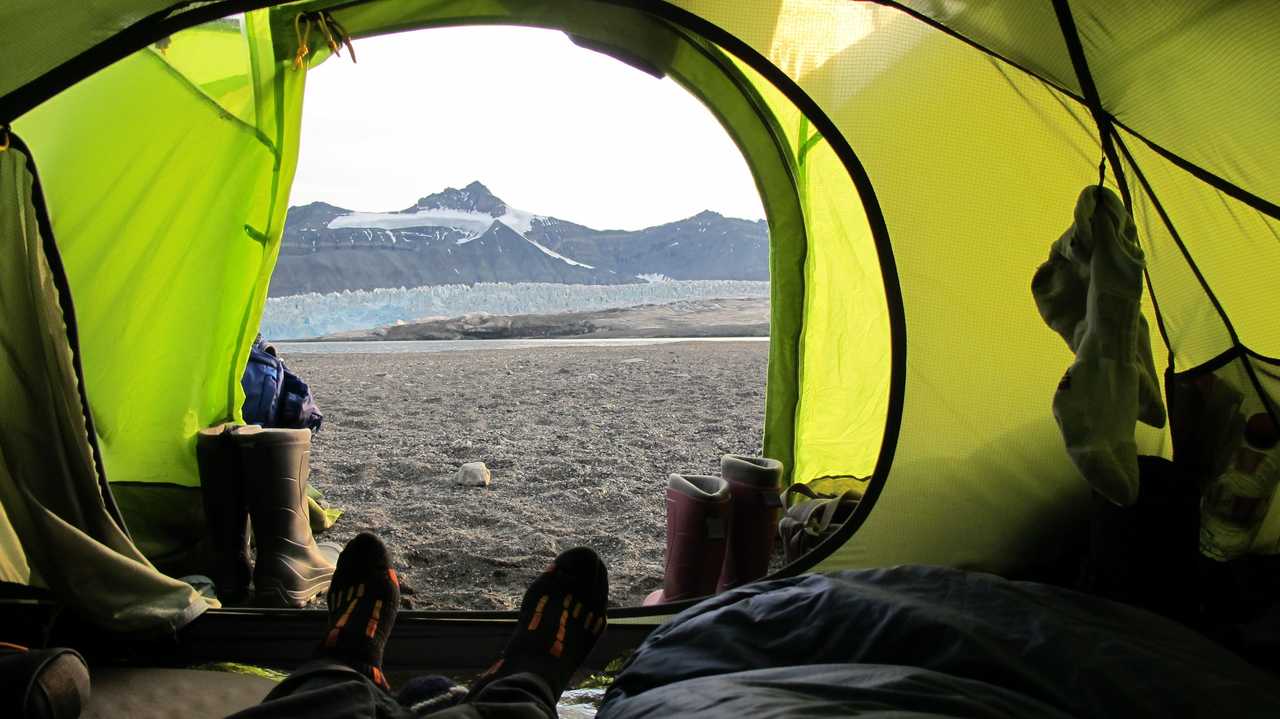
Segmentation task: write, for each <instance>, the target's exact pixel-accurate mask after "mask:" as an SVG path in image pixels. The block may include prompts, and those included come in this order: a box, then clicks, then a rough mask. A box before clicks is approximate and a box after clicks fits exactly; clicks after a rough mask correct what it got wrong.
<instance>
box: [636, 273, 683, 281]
mask: <svg viewBox="0 0 1280 719" xmlns="http://www.w3.org/2000/svg"><path fill="white" fill-rule="evenodd" d="M636 279H637V280H644V281H645V282H649V283H653V282H674V281H675V280H673V279H671V278H670V277H667V276H666V275H664V274H661V273H658V272H646V273H644V274H642V275H636Z"/></svg>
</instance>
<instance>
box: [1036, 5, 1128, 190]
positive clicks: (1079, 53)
mask: <svg viewBox="0 0 1280 719" xmlns="http://www.w3.org/2000/svg"><path fill="white" fill-rule="evenodd" d="M1053 10H1054V13H1055V14H1056V15H1057V16H1058V29H1059V30H1061V31H1062V40H1063V42H1065V43H1066V44H1067V54H1068V55H1070V57H1071V66H1072V68H1074V69H1075V72H1076V80H1077V81H1078V82H1079V83H1080V90H1081V92H1083V93H1084V103H1085V105H1086V106H1087V107H1088V108H1089V112H1090V113H1092V114H1093V121H1094V122H1095V123H1097V125H1098V141H1099V143H1101V145H1102V152H1103V155H1104V156H1105V157H1106V159H1107V161H1108V162H1110V163H1111V169H1112V173H1113V174H1114V175H1115V178H1116V186H1118V187H1119V188H1120V196H1121V197H1122V198H1123V199H1124V206H1125V207H1126V208H1127V209H1128V210H1129V211H1130V212H1133V196H1132V195H1131V194H1130V193H1129V184H1128V183H1127V182H1125V179H1124V167H1123V166H1122V165H1121V164H1120V157H1119V155H1117V154H1116V146H1115V141H1114V139H1113V136H1114V135H1115V133H1116V130H1115V127H1113V126H1112V117H1111V115H1110V113H1108V112H1107V111H1106V109H1105V108H1103V106H1102V96H1101V95H1099V94H1098V86H1097V85H1095V84H1094V82H1093V73H1092V72H1090V71H1089V59H1088V58H1087V57H1085V52H1084V45H1083V44H1081V42H1080V33H1079V31H1078V30H1077V29H1076V21H1075V18H1074V17H1073V16H1072V14H1071V5H1070V3H1069V0H1053ZM1098 184H1099V185H1101V184H1102V181H1101V180H1099V181H1098Z"/></svg>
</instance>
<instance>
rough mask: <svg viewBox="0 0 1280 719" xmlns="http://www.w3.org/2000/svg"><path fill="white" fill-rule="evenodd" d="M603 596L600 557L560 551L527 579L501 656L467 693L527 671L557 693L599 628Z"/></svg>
mask: <svg viewBox="0 0 1280 719" xmlns="http://www.w3.org/2000/svg"><path fill="white" fill-rule="evenodd" d="M608 601H609V570H608V569H607V568H606V567H605V566H604V562H602V561H600V557H599V556H597V555H596V553H595V552H594V551H592V550H591V549H589V548H587V547H576V548H574V549H570V550H568V551H565V552H562V553H561V554H560V556H558V557H556V559H555V561H554V562H553V563H552V564H551V566H550V567H548V568H547V570H546V571H545V572H543V573H542V574H540V575H539V576H538V578H537V579H534V580H533V583H532V584H530V585H529V589H528V591H526V592H525V595H524V600H523V601H521V603H520V617H519V619H518V620H517V624H516V630H515V632H514V633H513V634H512V635H511V639H510V640H509V641H508V642H507V648H506V649H505V650H503V652H502V658H501V659H499V660H498V661H497V663H495V664H494V665H493V666H492V667H490V669H489V670H488V671H487V672H485V673H484V674H483V675H482V676H481V677H480V679H478V680H477V681H476V683H475V684H474V685H473V686H472V689H471V694H472V695H473V696H474V695H475V694H476V692H478V691H479V690H480V689H481V688H483V687H484V686H485V685H487V684H489V683H490V682H492V681H493V680H495V679H500V678H502V677H504V676H510V675H512V674H519V673H522V672H530V673H533V674H536V675H538V676H539V677H541V678H542V679H543V680H544V681H545V682H546V683H547V684H548V685H549V686H550V687H551V691H552V692H553V693H554V694H555V696H556V697H559V696H560V694H561V693H563V692H564V689H565V687H566V686H567V685H568V683H569V679H570V678H571V677H572V676H573V673H574V672H575V671H577V669H578V667H579V666H581V665H582V662H583V660H585V659H586V658H587V655H588V654H590V653H591V649H592V647H594V646H595V643H596V639H598V638H599V637H600V635H601V634H602V633H603V632H604V628H605V625H606V624H607V623H608V620H607V619H606V613H607V611H608Z"/></svg>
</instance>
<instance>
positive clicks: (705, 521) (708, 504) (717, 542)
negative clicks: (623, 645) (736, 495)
mask: <svg viewBox="0 0 1280 719" xmlns="http://www.w3.org/2000/svg"><path fill="white" fill-rule="evenodd" d="M732 499H733V498H732V497H731V496H730V494H729V485H728V484H727V483H726V482H725V481H724V480H723V479H721V478H719V477H711V476H706V475H696V474H694V475H684V474H672V475H670V476H669V477H668V478H667V564H666V569H665V571H664V572H663V578H662V589H659V590H658V591H656V592H653V593H651V594H649V596H647V597H645V600H644V604H645V606H648V605H650V604H660V603H662V602H674V601H677V600H680V599H692V598H694V597H705V596H709V595H710V594H712V593H713V592H714V591H715V589H716V582H717V581H718V580H719V578H720V567H721V565H723V564H724V549H725V540H726V539H727V538H728V535H729V523H730V522H731V521H733V515H732V510H731V508H730V502H731V501H732Z"/></svg>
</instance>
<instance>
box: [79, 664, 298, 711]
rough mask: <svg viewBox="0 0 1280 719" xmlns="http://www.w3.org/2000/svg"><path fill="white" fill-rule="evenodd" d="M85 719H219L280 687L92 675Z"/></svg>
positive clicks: (184, 676)
mask: <svg viewBox="0 0 1280 719" xmlns="http://www.w3.org/2000/svg"><path fill="white" fill-rule="evenodd" d="M90 682H91V687H92V688H91V690H90V695H89V706H88V707H86V708H85V710H84V713H83V714H81V717H83V718H84V719H114V718H115V717H120V718H121V719H124V718H125V717H127V718H128V719H159V718H160V717H172V716H177V715H181V716H184V717H189V718H190V719H205V718H206V717H207V718H208V719H215V718H221V717H225V716H227V715H228V714H234V713H235V712H238V711H240V710H242V709H246V708H248V707H251V706H253V705H254V704H257V703H258V702H259V701H261V700H262V698H263V697H264V696H266V695H267V692H269V691H271V688H272V687H273V686H275V682H273V681H271V680H270V679H264V678H262V677H255V676H252V675H248V674H232V673H228V672H213V671H201V670H197V669H119V668H95V669H92V670H90Z"/></svg>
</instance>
